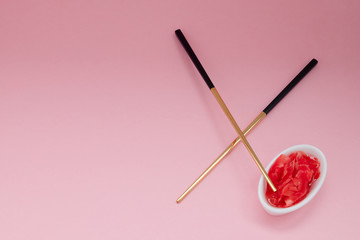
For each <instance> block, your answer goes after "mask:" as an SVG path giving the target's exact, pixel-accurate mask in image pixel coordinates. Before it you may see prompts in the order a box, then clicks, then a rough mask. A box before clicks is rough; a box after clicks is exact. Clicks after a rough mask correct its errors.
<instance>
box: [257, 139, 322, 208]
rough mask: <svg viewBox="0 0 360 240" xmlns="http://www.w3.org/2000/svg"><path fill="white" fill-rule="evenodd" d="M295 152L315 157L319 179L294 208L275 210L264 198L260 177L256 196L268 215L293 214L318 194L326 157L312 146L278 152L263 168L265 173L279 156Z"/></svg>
mask: <svg viewBox="0 0 360 240" xmlns="http://www.w3.org/2000/svg"><path fill="white" fill-rule="evenodd" d="M295 151H303V152H305V153H307V154H310V155H313V156H315V157H316V158H317V159H318V160H319V162H320V177H319V178H318V179H317V180H316V181H315V182H314V184H313V185H312V186H311V189H310V192H309V194H308V195H307V196H306V198H305V199H303V200H302V201H301V202H299V203H297V204H295V205H294V206H291V207H288V208H277V207H274V206H271V205H270V204H269V203H268V201H267V200H266V198H265V190H266V182H265V179H264V176H261V178H260V181H259V185H258V196H259V200H260V203H261V205H262V206H263V208H264V209H265V211H266V212H267V213H269V214H270V215H282V214H286V213H290V212H293V211H295V210H297V209H299V208H301V207H303V206H305V205H306V204H307V203H309V202H310V200H311V199H313V198H314V197H315V195H316V194H317V193H318V192H319V190H320V188H321V186H322V184H323V182H324V180H325V177H326V171H327V162H326V157H325V155H324V153H323V152H322V151H321V150H320V149H318V148H317V147H315V146H313V145H309V144H299V145H294V146H291V147H288V148H286V149H285V150H283V151H282V152H280V153H279V154H278V155H277V156H276V157H274V158H273V159H272V160H271V162H270V163H269V164H268V166H267V167H266V168H265V169H266V172H269V169H270V167H271V166H272V165H273V164H274V162H275V161H276V159H277V158H278V157H279V156H280V155H281V154H289V153H291V152H295Z"/></svg>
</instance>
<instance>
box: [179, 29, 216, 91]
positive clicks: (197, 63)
mask: <svg viewBox="0 0 360 240" xmlns="http://www.w3.org/2000/svg"><path fill="white" fill-rule="evenodd" d="M175 34H176V36H177V38H178V39H179V41H180V42H181V44H182V45H183V47H184V48H185V50H186V52H187V54H188V55H189V57H190V59H191V61H192V62H193V63H194V65H195V67H196V68H197V70H198V71H199V73H200V75H201V76H202V78H203V79H204V81H205V82H206V84H207V85H208V87H209V88H210V89H212V88H213V87H214V84H213V83H212V82H211V80H210V78H209V76H208V75H207V73H206V71H205V69H204V68H203V66H202V65H201V63H200V61H199V59H198V58H197V56H196V55H195V53H194V51H193V50H192V48H191V47H190V44H189V43H188V41H187V40H186V38H185V36H184V34H183V33H182V32H181V30H180V29H178V30H176V31H175Z"/></svg>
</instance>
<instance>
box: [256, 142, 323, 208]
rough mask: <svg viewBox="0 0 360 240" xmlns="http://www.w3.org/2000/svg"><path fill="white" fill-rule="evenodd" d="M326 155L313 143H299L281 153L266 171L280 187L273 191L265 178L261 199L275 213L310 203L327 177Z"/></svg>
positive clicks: (262, 181)
mask: <svg viewBox="0 0 360 240" xmlns="http://www.w3.org/2000/svg"><path fill="white" fill-rule="evenodd" d="M326 169H327V163H326V158H325V156H324V154H323V153H322V152H321V151H320V150H319V149H318V148H316V147H314V146H311V145H296V146H293V147H290V148H287V149H286V150H284V151H282V152H281V153H280V154H278V155H277V156H276V157H275V158H274V159H273V160H272V161H271V162H270V164H269V165H268V166H267V168H266V171H267V172H268V174H269V177H270V179H271V180H272V181H273V183H274V185H275V186H276V188H277V191H276V192H273V191H272V190H271V189H270V187H268V186H267V183H266V181H265V180H264V177H261V179H260V182H259V186H258V195H259V200H260V203H261V204H262V206H263V207H264V209H265V211H266V212H267V213H269V214H271V215H282V214H286V213H289V212H292V211H295V210H297V209H299V208H301V207H303V206H304V205H305V204H307V203H308V202H309V201H310V200H311V199H312V198H313V197H314V196H315V195H316V194H317V192H318V191H319V190H320V188H321V186H322V184H323V182H324V180H325V176H326Z"/></svg>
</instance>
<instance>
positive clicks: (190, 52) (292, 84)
mask: <svg viewBox="0 0 360 240" xmlns="http://www.w3.org/2000/svg"><path fill="white" fill-rule="evenodd" d="M175 34H176V36H177V37H178V39H179V41H180V42H181V44H182V46H183V47H184V49H185V50H186V52H187V53H188V55H189V57H190V59H191V60H192V62H193V63H194V65H195V67H196V68H197V70H198V71H199V73H200V75H201V76H202V78H203V79H204V81H205V83H206V84H207V85H208V87H209V89H210V91H211V92H212V94H213V95H214V97H215V98H216V100H217V102H218V103H219V105H220V106H221V108H222V109H223V111H224V113H225V114H226V116H227V117H228V119H229V120H230V122H231V124H232V125H233V127H234V128H235V130H236V132H237V133H238V135H239V136H238V137H237V138H236V139H235V140H234V141H232V143H231V144H230V145H229V146H228V147H227V148H226V149H225V150H224V151H223V152H222V153H221V154H220V156H219V157H218V158H217V159H216V160H215V161H214V162H213V163H212V164H211V165H210V166H209V167H208V168H207V169H206V170H205V171H204V172H203V173H202V174H201V175H200V177H198V178H197V179H196V180H195V182H194V183H193V184H191V186H190V187H188V188H187V189H186V191H185V192H184V193H183V194H182V195H181V196H180V197H179V198H178V199H177V200H176V202H177V203H180V202H181V201H182V200H183V199H184V198H185V197H186V196H187V195H188V194H189V192H191V191H192V190H193V189H194V188H195V187H196V185H198V184H199V183H200V181H201V180H203V179H204V178H205V177H206V176H207V175H208V174H209V173H210V172H211V171H212V170H213V169H214V167H215V166H216V165H218V164H219V163H220V162H221V160H223V159H224V158H225V156H226V155H228V154H229V153H230V152H231V150H232V149H233V148H234V147H235V146H236V145H237V144H238V143H239V142H241V141H242V142H243V143H244V145H245V147H246V149H247V150H248V151H249V153H250V155H251V157H252V158H253V159H254V161H255V163H256V165H257V166H258V168H259V170H260V171H261V173H262V175H263V176H264V177H265V179H266V181H267V182H268V184H269V186H270V187H271V188H272V190H273V191H276V190H277V189H276V187H275V186H274V184H273V183H272V181H271V179H270V178H269V176H268V174H267V172H266V171H265V169H264V167H263V166H262V164H261V162H260V161H259V159H258V157H257V156H256V154H255V152H254V150H253V149H252V147H251V146H250V144H249V142H248V141H247V139H246V138H245V135H247V134H248V133H249V132H250V131H251V130H252V129H253V128H254V127H255V126H257V125H258V124H259V123H260V122H261V120H262V119H264V118H265V116H266V115H267V114H268V113H269V112H270V111H271V110H272V109H273V108H274V107H275V106H276V104H278V103H279V102H280V101H281V100H282V99H283V98H284V97H285V96H286V94H288V93H289V92H290V91H291V89H293V88H294V87H295V85H296V84H297V83H298V82H299V81H300V80H301V79H302V78H303V77H304V76H305V75H306V74H307V73H308V72H309V71H310V70H311V69H312V68H313V67H314V66H315V65H316V64H317V62H318V61H317V60H316V59H312V60H311V61H310V62H309V63H308V64H307V65H306V66H305V67H304V68H303V69H302V70H301V72H300V73H299V74H298V75H297V76H296V77H295V78H294V79H293V80H292V81H291V82H290V83H289V84H288V85H287V86H286V87H285V88H284V89H283V90H282V91H281V92H280V93H279V94H278V95H277V96H276V97H275V98H274V100H273V101H272V102H271V103H270V104H269V105H268V106H267V107H266V108H265V109H264V110H263V111H262V112H261V113H260V114H259V115H258V116H257V117H256V118H255V119H254V120H253V121H252V122H251V123H250V124H249V126H248V127H247V128H246V129H245V131H244V132H242V131H241V129H240V128H239V126H238V124H237V123H236V121H235V119H234V118H233V116H232V114H231V113H230V111H229V109H228V108H227V106H226V105H225V103H224V101H223V100H222V98H221V96H220V94H219V92H218V91H217V90H216V88H215V86H214V84H213V83H212V81H211V80H210V78H209V76H208V75H207V73H206V71H205V69H204V67H203V66H202V65H201V63H200V61H199V59H198V58H197V56H196V55H195V53H194V51H193V50H192V48H191V46H190V44H189V43H188V41H187V40H186V38H185V36H184V34H183V33H182V32H181V30H180V29H178V30H176V31H175Z"/></svg>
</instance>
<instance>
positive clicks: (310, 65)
mask: <svg viewBox="0 0 360 240" xmlns="http://www.w3.org/2000/svg"><path fill="white" fill-rule="evenodd" d="M317 63H318V61H317V60H316V59H312V60H311V61H310V62H309V63H308V64H307V65H306V66H305V67H304V68H303V69H302V70H301V71H300V72H299V73H298V74H297V75H296V76H295V78H294V79H293V80H292V81H291V82H290V83H288V84H287V85H286V87H285V88H284V89H283V90H282V91H281V92H280V93H279V94H278V95H277V96H276V97H275V98H274V99H273V100H272V101H271V103H270V104H269V105H267V107H266V108H264V110H263V111H262V112H261V113H260V114H259V115H258V116H257V117H256V118H255V119H254V120H253V121H252V122H251V123H250V124H249V125H248V126H247V128H246V129H245V130H244V135H247V134H248V133H249V132H250V131H251V130H252V129H253V128H254V127H255V126H257V125H258V124H259V123H260V122H261V121H262V120H263V119H264V118H265V117H266V116H267V115H268V114H269V112H270V111H271V110H272V109H273V108H274V107H275V106H276V105H277V104H278V103H279V102H280V101H281V100H282V99H283V98H284V97H285V96H286V95H287V94H288V93H289V92H290V91H291V90H292V89H293V88H294V87H295V86H296V85H297V84H298V83H299V82H300V81H301V80H302V79H303V78H304V77H305V76H306V74H308V73H309V72H310V71H311V70H312V69H313V68H314V67H315V65H316V64H317ZM239 142H241V138H240V137H237V138H236V139H235V140H234V141H232V143H231V144H230V145H229V146H228V147H227V148H226V149H225V150H224V151H223V152H222V153H221V154H220V155H219V157H218V158H217V159H216V160H215V161H214V162H213V163H212V164H211V165H210V166H209V167H208V168H207V169H206V170H205V171H204V172H203V173H202V174H201V175H200V177H198V178H197V179H196V180H195V181H194V182H193V184H191V186H190V187H188V188H187V189H186V191H185V192H184V193H183V194H181V196H180V197H179V198H178V199H177V200H176V202H177V203H180V202H181V201H182V200H183V199H184V198H185V197H186V196H187V195H188V194H189V193H190V192H191V191H192V190H193V189H194V188H195V187H196V186H197V185H198V184H199V183H200V182H201V181H202V180H203V179H204V178H205V177H206V176H207V175H208V174H209V173H210V172H211V171H212V170H213V169H214V168H215V167H216V166H217V165H218V164H219V163H220V162H221V161H222V160H223V159H224V158H225V156H226V155H228V154H229V153H230V152H231V150H233V149H234V147H235V146H236V145H237V144H238V143H239Z"/></svg>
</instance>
